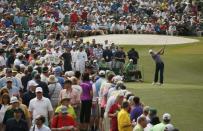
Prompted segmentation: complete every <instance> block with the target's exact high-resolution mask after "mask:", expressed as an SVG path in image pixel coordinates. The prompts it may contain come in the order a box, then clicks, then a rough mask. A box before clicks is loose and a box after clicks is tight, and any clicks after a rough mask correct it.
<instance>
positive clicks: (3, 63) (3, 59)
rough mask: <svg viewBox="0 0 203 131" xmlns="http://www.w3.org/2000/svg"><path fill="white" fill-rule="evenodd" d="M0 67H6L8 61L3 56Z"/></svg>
mask: <svg viewBox="0 0 203 131" xmlns="http://www.w3.org/2000/svg"><path fill="white" fill-rule="evenodd" d="M0 66H6V60H5V58H4V57H3V56H0Z"/></svg>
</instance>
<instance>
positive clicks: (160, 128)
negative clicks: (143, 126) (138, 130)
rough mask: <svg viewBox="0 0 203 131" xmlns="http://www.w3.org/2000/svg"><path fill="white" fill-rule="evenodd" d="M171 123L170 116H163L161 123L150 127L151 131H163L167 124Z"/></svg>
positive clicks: (166, 114)
mask: <svg viewBox="0 0 203 131" xmlns="http://www.w3.org/2000/svg"><path fill="white" fill-rule="evenodd" d="M170 122H171V115H170V114H168V113H165V114H163V122H162V123H160V124H157V125H155V126H154V127H152V129H151V131H164V129H165V127H166V125H167V124H170Z"/></svg>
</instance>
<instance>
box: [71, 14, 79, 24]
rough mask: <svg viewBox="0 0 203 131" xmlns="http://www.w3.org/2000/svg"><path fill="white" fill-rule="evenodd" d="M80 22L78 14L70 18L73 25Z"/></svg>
mask: <svg viewBox="0 0 203 131" xmlns="http://www.w3.org/2000/svg"><path fill="white" fill-rule="evenodd" d="M78 20H79V18H78V14H77V13H72V14H71V16H70V21H71V23H73V24H75V23H77V22H78Z"/></svg>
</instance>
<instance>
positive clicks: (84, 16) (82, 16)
mask: <svg viewBox="0 0 203 131" xmlns="http://www.w3.org/2000/svg"><path fill="white" fill-rule="evenodd" d="M87 14H88V13H87V12H86V11H83V12H82V15H81V18H82V20H87Z"/></svg>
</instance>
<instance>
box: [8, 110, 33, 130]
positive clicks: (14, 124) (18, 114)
mask: <svg viewBox="0 0 203 131" xmlns="http://www.w3.org/2000/svg"><path fill="white" fill-rule="evenodd" d="M13 112H14V117H13V118H10V119H8V120H7V121H6V123H5V131H14V130H15V131H29V127H28V123H27V121H26V120H24V119H23V118H22V114H23V111H22V110H21V109H20V108H16V109H14V110H13Z"/></svg>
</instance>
